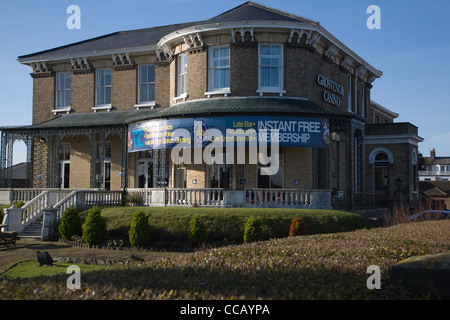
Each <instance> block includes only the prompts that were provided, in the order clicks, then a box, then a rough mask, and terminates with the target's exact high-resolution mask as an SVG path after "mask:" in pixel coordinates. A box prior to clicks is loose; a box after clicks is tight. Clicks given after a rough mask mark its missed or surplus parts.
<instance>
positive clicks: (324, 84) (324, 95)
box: [316, 74, 345, 107]
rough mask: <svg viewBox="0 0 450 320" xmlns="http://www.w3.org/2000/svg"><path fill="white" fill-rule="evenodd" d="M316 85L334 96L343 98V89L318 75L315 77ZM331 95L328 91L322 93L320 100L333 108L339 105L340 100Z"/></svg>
mask: <svg viewBox="0 0 450 320" xmlns="http://www.w3.org/2000/svg"><path fill="white" fill-rule="evenodd" d="M316 80H317V84H318V85H319V86H321V87H323V88H325V89H328V90H330V91H332V92H334V93H336V94H338V95H339V96H341V97H343V96H344V92H345V91H344V87H343V86H341V85H340V84H337V83H336V82H334V81H331V80H330V79H328V78H326V77H325V76H323V75H321V74H319V75H318V76H317V79H316ZM339 96H337V95H335V94H333V93H331V92H328V91H323V92H322V99H323V100H324V101H326V102H328V103H331V104H333V105H335V106H338V107H339V106H340V104H341V98H340V97H339Z"/></svg>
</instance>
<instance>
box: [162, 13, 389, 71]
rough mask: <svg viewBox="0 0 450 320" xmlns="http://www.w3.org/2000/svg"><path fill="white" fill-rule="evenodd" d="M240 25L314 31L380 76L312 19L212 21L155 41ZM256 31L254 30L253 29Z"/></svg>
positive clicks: (167, 42)
mask: <svg viewBox="0 0 450 320" xmlns="http://www.w3.org/2000/svg"><path fill="white" fill-rule="evenodd" d="M242 27H245V28H260V29H266V30H267V29H288V30H286V31H287V32H288V33H289V32H290V31H291V29H293V28H294V29H301V30H305V31H313V32H314V31H315V32H317V33H318V34H319V35H320V36H322V37H324V38H325V39H327V40H328V41H330V42H331V43H332V44H334V45H335V46H336V47H337V48H339V49H340V50H341V51H342V52H343V53H345V54H347V55H349V56H350V57H351V58H352V59H353V60H354V61H355V62H357V63H359V64H360V65H362V66H364V67H365V68H367V69H368V70H369V71H370V72H372V73H373V74H374V75H376V76H377V77H381V76H382V75H383V73H382V72H381V71H379V70H377V69H376V68H374V67H373V66H371V65H370V64H368V63H367V62H366V61H365V60H364V59H362V58H361V57H360V56H359V55H357V54H356V53H355V52H353V51H352V50H351V49H349V48H348V47H347V46H346V45H344V44H343V43H342V42H341V41H339V40H338V39H337V38H336V37H334V36H333V35H332V34H331V33H329V32H328V31H327V30H326V29H325V28H323V27H322V26H321V25H319V24H318V23H315V22H313V21H311V22H309V23H302V22H288V21H237V22H222V23H214V24H206V25H198V26H192V27H188V28H185V29H180V30H177V31H174V32H172V33H169V34H168V35H166V36H164V37H162V38H161V40H159V42H158V43H157V46H158V47H162V46H163V45H166V44H169V43H170V45H172V44H176V43H178V42H184V40H183V36H186V35H189V34H191V33H194V32H213V31H215V32H217V31H220V30H223V29H240V28H242ZM254 32H255V33H256V32H257V31H256V30H255V31H254Z"/></svg>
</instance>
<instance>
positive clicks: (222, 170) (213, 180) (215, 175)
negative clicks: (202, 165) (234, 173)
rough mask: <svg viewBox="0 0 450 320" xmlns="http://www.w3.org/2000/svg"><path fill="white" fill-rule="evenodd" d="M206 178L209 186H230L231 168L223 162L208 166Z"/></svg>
mask: <svg viewBox="0 0 450 320" xmlns="http://www.w3.org/2000/svg"><path fill="white" fill-rule="evenodd" d="M208 169H209V170H208V175H209V177H208V180H209V187H210V188H222V189H229V188H230V175H231V170H230V167H229V166H226V165H224V164H219V165H217V164H216V165H213V166H209V167H208Z"/></svg>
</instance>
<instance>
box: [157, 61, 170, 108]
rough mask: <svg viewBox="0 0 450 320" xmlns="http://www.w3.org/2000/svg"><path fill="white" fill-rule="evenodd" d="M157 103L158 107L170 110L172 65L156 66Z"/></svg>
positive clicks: (161, 64) (162, 63) (159, 64)
mask: <svg viewBox="0 0 450 320" xmlns="http://www.w3.org/2000/svg"><path fill="white" fill-rule="evenodd" d="M155 103H156V105H157V107H161V108H168V107H170V105H171V102H170V64H169V63H167V62H161V63H156V64H155Z"/></svg>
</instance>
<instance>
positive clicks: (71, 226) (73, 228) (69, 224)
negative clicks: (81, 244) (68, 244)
mask: <svg viewBox="0 0 450 320" xmlns="http://www.w3.org/2000/svg"><path fill="white" fill-rule="evenodd" d="M81 226H82V222H81V218H80V216H79V214H78V210H77V209H76V208H75V207H74V206H71V207H70V208H67V209H66V210H65V211H64V212H63V215H62V217H61V221H60V222H59V225H58V231H59V234H60V235H61V237H62V238H63V239H65V240H71V238H72V237H73V236H81V233H82V230H81Z"/></svg>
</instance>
